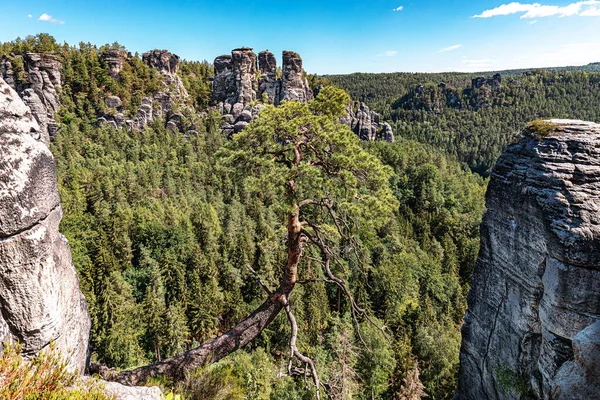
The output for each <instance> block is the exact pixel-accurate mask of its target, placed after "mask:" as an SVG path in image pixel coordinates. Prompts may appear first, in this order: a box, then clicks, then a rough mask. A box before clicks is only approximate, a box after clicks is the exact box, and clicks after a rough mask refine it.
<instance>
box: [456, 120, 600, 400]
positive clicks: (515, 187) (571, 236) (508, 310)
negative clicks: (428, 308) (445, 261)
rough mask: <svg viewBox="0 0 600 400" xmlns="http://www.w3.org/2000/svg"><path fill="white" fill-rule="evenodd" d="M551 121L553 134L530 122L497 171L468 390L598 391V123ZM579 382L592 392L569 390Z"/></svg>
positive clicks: (487, 395)
mask: <svg viewBox="0 0 600 400" xmlns="http://www.w3.org/2000/svg"><path fill="white" fill-rule="evenodd" d="M551 123H552V124H554V127H553V129H552V130H551V132H550V133H547V134H543V133H542V134H540V133H537V132H535V131H533V130H532V129H530V130H529V131H528V130H527V129H526V130H525V132H524V134H523V135H522V137H521V138H520V139H519V140H518V142H517V143H515V144H512V145H511V146H509V148H508V150H507V151H506V152H505V153H504V154H503V155H502V156H501V157H500V159H499V160H498V164H497V165H496V166H495V167H494V170H493V172H492V176H491V179H490V183H489V186H488V192H487V196H486V205H487V212H486V213H485V215H484V218H483V222H482V225H481V249H480V253H479V258H478V260H477V264H476V269H475V273H474V276H473V282H472V288H471V292H470V293H469V297H468V305H469V310H468V311H467V314H466V316H465V323H464V325H463V342H462V348H461V355H460V361H461V367H460V373H459V392H460V395H461V398H462V399H469V400H470V399H473V400H475V399H477V400H479V399H520V398H521V399H524V398H534V399H549V398H552V399H575V398H577V399H584V398H585V399H599V398H600V391H594V388H593V385H597V384H598V376H596V375H597V371H598V370H600V350H599V342H600V340H599V333H598V330H599V329H600V327H599V326H598V323H597V321H598V320H600V125H598V124H593V123H589V122H583V121H572V120H551ZM594 324H595V325H594ZM594 354H595V355H594ZM574 382H577V384H576V385H579V386H578V390H580V392H578V393H594V395H593V396H592V397H589V396H588V397H585V396H584V397H577V395H576V394H571V395H568V394H566V392H568V391H571V393H574V392H572V390H573V388H574V386H576V385H575V384H574ZM565 388H568V389H565ZM551 391H553V392H554V393H562V394H561V395H558V394H556V395H552V396H551ZM565 391H566V392H565ZM569 396H570V397H569ZM573 396H575V397H573Z"/></svg>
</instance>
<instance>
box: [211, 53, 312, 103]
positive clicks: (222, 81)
mask: <svg viewBox="0 0 600 400" xmlns="http://www.w3.org/2000/svg"><path fill="white" fill-rule="evenodd" d="M214 66H215V77H214V79H213V102H214V103H215V104H217V107H218V108H219V109H221V110H223V109H225V111H226V112H225V113H226V114H227V113H229V112H230V109H229V107H233V106H234V105H235V104H237V103H239V104H241V105H242V107H245V106H247V105H249V103H251V102H253V101H254V100H257V99H262V98H263V95H266V97H267V99H268V102H269V103H271V104H275V105H277V104H279V103H280V102H281V101H284V100H296V101H301V102H308V101H309V100H312V99H313V97H314V96H313V93H312V91H311V90H310V87H309V86H308V81H307V80H306V78H304V71H303V69H302V59H301V58H300V56H299V55H298V54H297V53H294V52H293V51H284V52H283V65H282V77H281V79H278V78H277V61H276V60H275V56H274V55H273V53H271V52H269V51H262V52H260V53H259V56H258V66H257V57H256V54H255V53H254V52H253V51H252V49H251V48H246V47H244V48H240V49H235V50H233V51H232V52H231V56H229V55H223V56H219V57H217V58H216V59H215V62H214ZM259 72H260V73H259ZM259 77H260V78H259Z"/></svg>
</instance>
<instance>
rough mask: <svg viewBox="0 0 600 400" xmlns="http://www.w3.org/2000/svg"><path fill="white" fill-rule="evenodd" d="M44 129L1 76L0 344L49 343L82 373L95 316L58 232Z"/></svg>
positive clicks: (28, 351)
mask: <svg viewBox="0 0 600 400" xmlns="http://www.w3.org/2000/svg"><path fill="white" fill-rule="evenodd" d="M40 129H41V128H40V126H39V124H38V122H37V121H36V119H35V118H34V117H33V116H32V115H31V112H30V110H29V109H28V107H26V106H25V104H24V103H23V101H22V100H21V99H20V98H19V96H18V95H17V93H16V92H15V91H14V90H13V89H12V88H11V87H10V86H9V85H8V84H6V83H5V82H4V81H3V80H2V79H0V312H1V314H0V341H2V342H4V341H6V340H8V341H16V340H18V341H19V342H20V343H21V344H22V346H23V354H24V355H26V356H29V355H33V354H35V353H37V352H38V351H40V350H43V349H45V348H47V347H48V345H49V344H50V342H54V343H55V344H56V348H57V349H58V350H60V351H61V352H62V353H63V354H64V355H66V356H68V360H69V366H70V367H71V369H72V370H75V371H78V372H80V373H82V372H83V371H84V369H85V367H86V362H87V358H88V336H89V330H90V318H89V315H88V309H87V304H86V302H85V299H84V297H83V294H82V293H81V291H80V289H79V280H78V278H77V273H76V271H75V268H74V267H73V262H72V260H71V251H70V248H69V244H68V243H67V240H66V239H65V237H64V236H63V235H61V234H60V233H59V224H60V220H61V218H62V208H61V206H60V198H59V194H58V187H57V183H56V166H55V163H54V158H53V156H52V153H50V150H49V149H48V147H47V146H46V144H44V142H43V140H42V139H43V138H42V137H40Z"/></svg>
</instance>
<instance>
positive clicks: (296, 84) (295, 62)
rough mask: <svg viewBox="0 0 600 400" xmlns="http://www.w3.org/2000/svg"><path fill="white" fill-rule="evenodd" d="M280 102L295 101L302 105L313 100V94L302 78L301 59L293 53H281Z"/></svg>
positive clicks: (287, 51)
mask: <svg viewBox="0 0 600 400" xmlns="http://www.w3.org/2000/svg"><path fill="white" fill-rule="evenodd" d="M282 74H283V75H282V77H281V96H280V101H284V100H296V101H299V102H302V103H305V102H308V101H310V100H312V99H313V93H312V91H311V90H310V87H309V86H308V80H306V78H305V77H304V70H303V69H302V58H300V56H299V55H298V53H295V52H293V51H289V50H285V51H284V52H283V65H282Z"/></svg>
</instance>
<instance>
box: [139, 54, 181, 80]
mask: <svg viewBox="0 0 600 400" xmlns="http://www.w3.org/2000/svg"><path fill="white" fill-rule="evenodd" d="M142 61H143V62H145V63H146V64H147V65H148V66H149V67H151V68H154V69H156V70H158V71H159V72H160V73H162V74H164V75H175V74H176V73H177V71H179V56H178V55H176V54H173V53H171V52H170V51H168V50H151V51H147V52H145V53H144V54H142Z"/></svg>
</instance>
